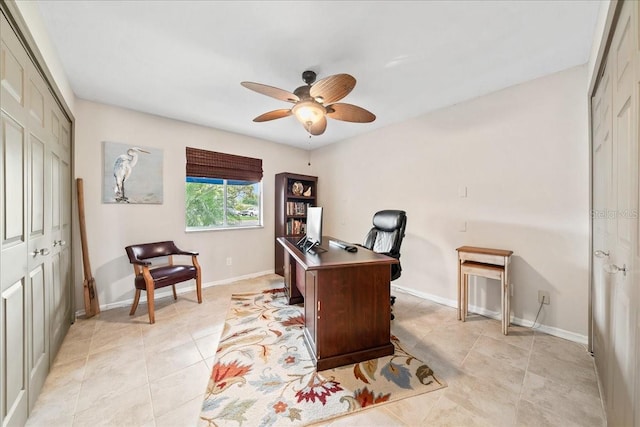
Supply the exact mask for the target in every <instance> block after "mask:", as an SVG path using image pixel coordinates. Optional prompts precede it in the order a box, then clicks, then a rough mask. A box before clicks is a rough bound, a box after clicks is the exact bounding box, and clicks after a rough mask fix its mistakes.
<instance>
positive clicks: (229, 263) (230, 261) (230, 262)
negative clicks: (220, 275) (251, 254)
mask: <svg viewBox="0 0 640 427" xmlns="http://www.w3.org/2000/svg"><path fill="white" fill-rule="evenodd" d="M231 264H233V260H232V259H231V257H227V265H231Z"/></svg>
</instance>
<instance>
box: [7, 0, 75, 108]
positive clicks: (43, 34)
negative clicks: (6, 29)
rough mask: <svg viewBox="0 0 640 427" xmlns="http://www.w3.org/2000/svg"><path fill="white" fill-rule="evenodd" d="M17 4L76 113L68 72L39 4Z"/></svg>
mask: <svg viewBox="0 0 640 427" xmlns="http://www.w3.org/2000/svg"><path fill="white" fill-rule="evenodd" d="M15 4H16V5H17V6H18V9H19V10H20V14H21V15H22V18H23V19H24V21H25V23H26V24H27V25H28V27H29V32H30V33H31V36H32V37H33V40H34V41H35V42H36V45H37V47H38V50H39V51H40V54H41V55H42V58H43V59H44V61H45V63H46V67H47V68H48V69H49V72H50V73H51V76H52V77H53V79H54V81H55V84H56V85H57V86H58V89H59V90H60V92H61V93H62V96H63V97H64V100H65V101H66V103H67V106H68V107H69V109H70V110H71V112H72V113H75V111H74V110H75V106H74V104H75V99H76V97H75V94H74V93H73V89H72V88H71V84H70V83H69V79H68V78H67V74H66V73H65V71H64V68H63V67H62V63H61V62H60V58H59V57H58V51H57V50H56V48H55V47H54V46H53V44H52V43H51V39H50V38H49V33H48V31H47V29H46V27H45V25H44V22H43V21H42V15H41V14H40V9H38V4H37V3H36V2H35V1H19V0H18V1H16V2H15Z"/></svg>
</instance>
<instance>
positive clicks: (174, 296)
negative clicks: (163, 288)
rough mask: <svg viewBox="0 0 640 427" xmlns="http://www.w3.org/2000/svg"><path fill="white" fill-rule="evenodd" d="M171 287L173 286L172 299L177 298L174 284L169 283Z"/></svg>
mask: <svg viewBox="0 0 640 427" xmlns="http://www.w3.org/2000/svg"><path fill="white" fill-rule="evenodd" d="M171 287H172V288H173V299H174V300H177V299H178V294H177V293H176V285H171Z"/></svg>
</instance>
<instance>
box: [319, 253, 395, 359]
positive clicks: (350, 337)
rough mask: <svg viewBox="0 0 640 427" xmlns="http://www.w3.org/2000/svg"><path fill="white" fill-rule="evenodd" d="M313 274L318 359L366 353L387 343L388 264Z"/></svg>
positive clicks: (388, 335)
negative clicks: (317, 305)
mask: <svg viewBox="0 0 640 427" xmlns="http://www.w3.org/2000/svg"><path fill="white" fill-rule="evenodd" d="M316 274H317V282H316V295H317V300H318V302H319V303H320V310H319V311H318V313H317V317H318V318H317V324H316V333H315V335H316V349H317V357H318V359H323V358H328V357H335V356H338V355H343V354H348V353H362V352H363V351H364V352H365V353H366V351H367V350H368V349H376V348H380V347H384V346H388V345H389V344H390V334H391V304H390V282H391V269H390V268H389V265H388V264H383V265H365V266H357V267H355V266H354V267H344V268H336V269H330V270H318V271H316ZM316 308H317V307H316ZM373 357H377V356H375V355H372V357H371V358H373ZM362 360H367V359H362Z"/></svg>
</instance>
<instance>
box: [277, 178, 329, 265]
mask: <svg viewBox="0 0 640 427" xmlns="http://www.w3.org/2000/svg"><path fill="white" fill-rule="evenodd" d="M296 183H300V184H302V190H301V191H300V185H295V186H294V184H296ZM275 187H276V190H275V191H276V198H275V210H276V212H275V217H276V219H275V226H276V227H275V231H276V238H278V237H293V238H302V236H304V234H305V227H306V222H307V212H306V208H307V206H316V200H317V197H318V177H316V176H310V175H300V174H296V173H290V172H282V173H279V174H276V182H275ZM309 189H311V194H309V195H307V196H305V195H304V194H305V193H307V192H308V191H309ZM294 190H298V191H294ZM274 245H275V272H276V274H279V275H281V276H284V250H283V248H282V245H280V244H278V243H277V242H276V241H275V239H274Z"/></svg>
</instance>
